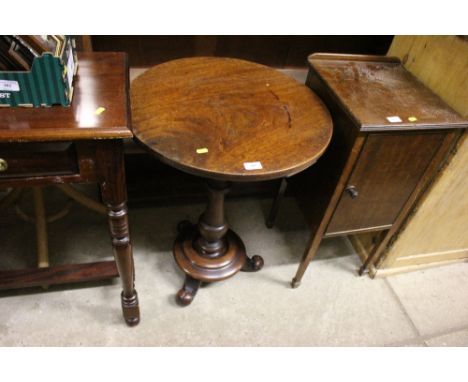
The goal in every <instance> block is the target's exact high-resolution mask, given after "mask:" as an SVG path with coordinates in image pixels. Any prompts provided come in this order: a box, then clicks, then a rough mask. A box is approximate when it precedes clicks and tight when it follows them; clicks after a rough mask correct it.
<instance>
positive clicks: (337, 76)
mask: <svg viewBox="0 0 468 382" xmlns="http://www.w3.org/2000/svg"><path fill="white" fill-rule="evenodd" d="M309 64H310V71H309V75H308V79H307V85H308V86H309V87H310V88H311V89H313V90H314V91H315V92H316V93H317V94H318V95H319V96H320V97H321V98H322V99H323V101H324V102H325V104H326V105H327V107H328V108H329V110H330V112H331V114H332V117H333V123H334V135H333V139H332V142H331V144H330V146H329V148H328V150H327V151H326V153H325V154H324V156H323V157H322V158H321V159H320V160H319V161H318V163H317V164H316V165H315V166H314V167H313V168H312V169H311V171H309V172H307V173H303V174H301V175H300V176H299V177H298V178H297V182H296V184H295V187H296V188H300V189H301V190H300V195H301V196H300V198H299V200H300V202H301V206H302V208H303V210H304V212H305V214H306V218H307V220H308V221H309V223H310V227H311V235H310V239H309V242H308V244H307V246H306V249H305V252H304V254H303V257H302V260H301V263H300V265H299V268H298V270H297V273H296V276H295V277H294V279H293V280H292V286H293V287H297V286H298V285H299V284H300V282H301V279H302V277H303V275H304V272H305V271H306V269H307V266H308V264H309V263H310V261H311V260H312V259H313V257H314V256H315V254H316V252H317V249H318V246H319V245H320V242H321V240H322V238H324V237H329V236H336V235H346V234H358V233H363V232H370V231H376V232H382V234H381V235H379V236H378V238H379V240H377V241H376V243H375V246H374V248H373V250H372V251H371V254H370V256H369V257H368V259H367V260H366V262H365V264H364V265H363V267H362V268H361V270H360V274H362V273H363V272H364V271H365V270H366V269H367V268H368V266H370V265H373V264H376V263H377V262H378V261H379V259H380V258H381V257H382V256H383V255H384V253H385V250H386V248H387V245H388V244H389V243H390V242H391V240H392V237H394V235H395V234H396V233H397V232H398V230H399V229H400V227H401V226H402V224H403V222H404V221H405V220H406V219H407V217H408V215H409V213H410V212H411V210H412V207H413V206H414V203H415V202H416V200H418V198H420V197H421V196H422V194H423V191H424V190H425V189H426V188H427V186H428V185H429V182H430V181H431V179H432V178H433V177H434V176H435V174H436V172H437V171H438V169H439V168H440V167H441V166H442V165H443V163H444V160H445V158H446V157H447V155H448V153H449V151H450V150H451V148H452V147H453V145H454V144H455V142H456V140H457V139H458V137H459V132H461V131H462V129H463V128H466V127H467V126H468V122H467V121H465V120H463V119H462V118H461V117H460V116H459V115H458V114H456V113H455V112H454V111H453V110H452V109H450V108H449V107H448V106H447V105H445V104H444V103H443V102H442V101H441V100H440V99H439V98H438V97H437V96H436V95H434V94H433V93H431V92H430V91H429V90H428V89H427V88H426V87H424V85H422V84H421V83H420V82H419V81H418V80H417V79H416V78H415V77H413V76H412V75H411V74H409V73H408V72H406V70H405V69H404V68H403V67H402V66H401V64H400V62H399V60H398V59H396V58H392V57H379V56H363V55H340V54H314V55H311V56H310V57H309ZM391 116H398V117H399V118H400V119H401V122H397V123H391V122H389V121H388V120H387V117H391ZM411 117H414V118H411ZM291 181H292V179H291Z"/></svg>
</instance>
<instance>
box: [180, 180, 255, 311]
mask: <svg viewBox="0 0 468 382" xmlns="http://www.w3.org/2000/svg"><path fill="white" fill-rule="evenodd" d="M207 184H208V205H207V207H206V209H205V212H203V214H202V215H201V216H200V219H199V221H198V225H193V224H190V223H189V222H181V223H179V227H178V228H179V235H178V237H177V239H176V242H175V244H174V257H175V260H176V262H177V264H178V265H179V267H180V268H181V269H182V270H183V271H184V272H185V274H186V278H185V282H184V286H183V287H182V289H181V290H180V291H179V292H178V293H177V299H176V300H177V302H178V303H179V304H180V305H183V306H185V305H188V304H190V303H191V302H192V301H193V298H194V297H195V294H196V292H197V290H198V288H199V286H200V284H201V283H202V282H215V281H221V280H224V279H227V278H229V277H232V276H234V275H235V274H236V273H237V272H239V271H240V270H244V271H251V272H252V271H258V270H260V269H261V268H262V266H263V259H262V258H261V257H260V256H254V257H253V258H252V259H250V258H249V257H247V254H246V250H245V246H244V243H243V242H242V240H241V239H240V237H239V236H237V235H236V234H235V233H234V232H233V231H232V230H230V229H229V226H228V224H227V222H226V219H225V213H224V197H225V195H226V193H227V192H228V190H229V183H228V182H222V181H214V180H210V181H208V183H207Z"/></svg>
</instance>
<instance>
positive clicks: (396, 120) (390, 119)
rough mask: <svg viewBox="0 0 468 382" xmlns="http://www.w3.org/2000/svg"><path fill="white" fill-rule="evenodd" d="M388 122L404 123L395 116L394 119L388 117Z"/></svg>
mask: <svg viewBox="0 0 468 382" xmlns="http://www.w3.org/2000/svg"><path fill="white" fill-rule="evenodd" d="M387 121H388V122H391V123H398V122H403V121H402V120H401V118H400V117H399V116H398V115H394V116H392V117H387Z"/></svg>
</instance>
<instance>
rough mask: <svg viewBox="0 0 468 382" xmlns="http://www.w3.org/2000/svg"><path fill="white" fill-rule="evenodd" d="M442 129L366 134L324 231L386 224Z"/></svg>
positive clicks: (414, 181)
mask: <svg viewBox="0 0 468 382" xmlns="http://www.w3.org/2000/svg"><path fill="white" fill-rule="evenodd" d="M444 138H445V133H440V132H433V133H430V132H429V133H426V134H421V133H390V134H385V135H382V134H377V133H372V134H369V135H368V137H367V139H366V143H365V144H364V147H363V148H362V152H361V154H360V156H359V161H358V162H357V163H356V165H355V167H354V169H353V172H352V173H351V174H350V177H349V179H348V181H347V183H346V188H345V192H343V193H342V196H341V199H340V201H339V203H338V205H337V207H336V209H335V212H334V215H333V219H332V220H331V221H330V224H329V225H328V228H327V232H328V233H329V234H332V233H335V234H336V233H344V232H347V231H358V230H364V229H366V228H369V227H386V226H388V227H390V226H391V225H392V224H393V222H394V221H395V219H396V216H397V215H398V213H399V211H400V210H401V208H402V207H403V204H404V203H405V201H406V200H408V198H409V196H410V195H411V193H412V191H413V190H414V188H415V187H416V185H417V184H418V182H419V181H420V179H421V176H422V174H423V173H424V171H425V170H426V167H427V165H428V163H429V162H430V160H431V158H432V157H433V156H434V155H435V153H436V152H437V150H438V149H439V147H440V146H441V144H442V142H443V140H444Z"/></svg>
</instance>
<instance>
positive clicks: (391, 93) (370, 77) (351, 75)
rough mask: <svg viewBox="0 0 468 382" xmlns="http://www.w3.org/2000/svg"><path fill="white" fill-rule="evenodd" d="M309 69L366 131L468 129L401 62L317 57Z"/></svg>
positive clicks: (381, 59) (463, 121) (315, 56)
mask: <svg viewBox="0 0 468 382" xmlns="http://www.w3.org/2000/svg"><path fill="white" fill-rule="evenodd" d="M372 57H374V59H372ZM309 64H310V66H311V68H312V69H313V70H314V71H315V72H316V73H317V75H318V76H319V77H320V78H322V79H323V81H324V82H325V83H326V84H327V85H328V86H329V87H330V88H331V89H333V92H334V94H335V97H336V99H337V100H339V102H340V103H341V105H342V107H343V108H345V110H346V111H347V112H348V114H349V115H350V117H351V118H352V120H353V121H354V122H355V124H356V125H357V127H358V128H360V129H361V130H362V131H367V130H369V131H389V130H408V129H414V130H417V129H430V128H436V129H443V128H444V127H446V128H454V127H467V126H468V124H467V121H466V120H464V119H463V118H462V117H460V116H459V115H458V114H457V113H456V112H455V111H454V110H453V109H451V108H450V107H449V106H448V105H447V104H446V103H445V102H444V101H443V100H442V99H440V98H439V97H438V96H437V95H436V94H434V93H433V92H432V91H431V90H430V89H428V88H427V87H426V86H424V85H423V84H422V83H421V82H420V81H419V80H418V79H417V78H416V77H415V76H413V75H412V74H411V73H410V72H408V71H407V70H405V68H404V67H403V65H401V63H400V62H399V60H398V59H396V58H391V57H385V58H382V57H379V56H360V55H339V54H336V55H332V54H323V53H318V54H312V55H310V56H309ZM387 117H399V118H400V119H401V121H400V122H390V121H389V120H387ZM414 118H415V119H414Z"/></svg>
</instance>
